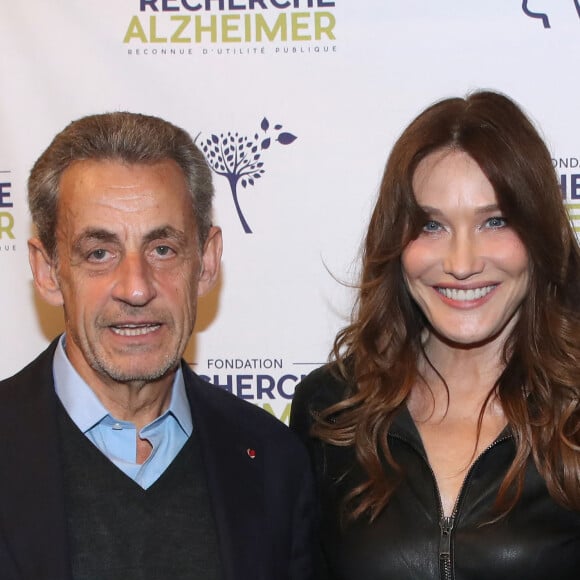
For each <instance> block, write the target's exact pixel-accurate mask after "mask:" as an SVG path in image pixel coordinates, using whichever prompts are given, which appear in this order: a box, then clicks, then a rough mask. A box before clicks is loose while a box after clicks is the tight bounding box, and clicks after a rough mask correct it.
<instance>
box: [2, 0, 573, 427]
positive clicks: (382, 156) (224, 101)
mask: <svg viewBox="0 0 580 580" xmlns="http://www.w3.org/2000/svg"><path fill="white" fill-rule="evenodd" d="M0 63H1V64H0V71H1V77H0V78H1V81H0V87H1V89H0V115H1V124H0V126H1V131H2V137H1V139H0V301H1V302H0V303H1V305H2V326H1V329H2V331H1V334H0V352H1V353H2V357H1V361H2V362H1V363H0V378H4V377H7V376H9V375H11V374H13V373H14V372H16V371H17V370H18V369H20V368H21V367H22V366H24V365H25V364H26V363H27V362H28V361H30V360H31V359H32V358H33V357H34V356H35V355H36V354H37V353H39V352H40V351H41V350H42V349H43V348H44V347H45V345H46V344H47V343H48V341H49V340H50V339H51V338H52V337H54V336H55V335H56V334H57V333H59V332H61V331H62V328H63V321H62V314H61V312H60V311H59V310H58V309H51V308H49V307H48V306H45V305H44V304H43V303H42V302H41V301H40V299H38V298H37V296H35V293H34V288H33V284H32V278H31V275H30V273H29V268H28V260H27V247H26V240H27V238H28V237H29V236H30V234H31V223H30V218H29V214H28V209H27V205H26V180H27V177H28V173H29V171H30V168H31V166H32V164H33V162H34V161H35V159H36V158H37V157H38V156H39V154H40V153H41V152H42V151H43V150H44V148H45V147H46V146H47V145H48V143H49V142H50V140H51V139H52V137H53V136H54V135H55V134H56V133H57V132H58V131H60V130H61V129H62V128H64V126H65V125H66V124H68V123H69V122H70V121H71V120H73V119H76V118H78V117H81V116H84V115H87V114H92V113H98V112H103V111H113V110H130V111H135V112H142V113H147V114H153V115H158V116H161V117H164V118H166V119H167V120H169V121H171V122H173V123H175V124H177V125H180V126H182V127H184V128H185V129H187V130H188V131H189V132H190V133H191V134H192V135H193V136H195V137H196V138H197V143H198V144H199V145H200V147H201V148H202V149H203V151H204V152H205V153H206V155H207V157H208V160H209V162H210V164H211V165H212V168H213V169H214V178H215V189H216V200H215V222H216V223H217V224H218V225H220V226H221V227H222V228H223V232H224V242H225V251H224V258H223V264H222V274H221V277H220V280H219V284H218V287H217V288H216V289H215V291H213V292H212V293H211V295H209V296H207V297H206V298H204V299H203V300H202V302H201V304H200V313H199V317H198V322H197V329H196V335H195V337H194V338H193V339H192V341H191V343H190V345H189V347H188V349H187V352H186V357H187V360H188V361H189V362H190V363H191V364H192V365H193V368H194V369H195V370H196V371H197V372H198V373H199V374H201V375H204V376H205V377H207V378H208V380H210V381H211V382H212V383H215V384H217V385H220V386H221V387H223V388H226V389H228V390H230V391H232V392H233V393H235V394H236V395H238V396H239V397H242V398H244V399H247V400H250V401H252V402H254V403H256V404H257V405H260V406H262V407H265V408H266V409H268V410H269V411H270V412H272V413H274V414H275V415H276V416H278V417H279V418H281V419H282V420H284V421H286V420H287V419H288V413H289V406H290V401H291V399H292V395H293V392H294V388H295V386H296V383H297V382H298V381H299V380H300V378H301V377H302V376H303V375H305V374H306V373H308V372H310V371H311V370H312V369H313V368H315V367H316V366H318V365H320V364H321V363H323V362H324V361H325V360H326V359H327V355H328V352H329V350H330V347H331V344H332V340H333V338H334V335H335V334H336V332H337V330H338V329H339V328H340V327H342V326H343V325H344V324H345V323H346V321H347V319H348V316H349V313H350V309H351V305H352V301H353V291H352V289H350V287H349V284H351V283H352V282H354V281H356V278H357V274H358V272H357V264H358V261H357V260H358V254H359V250H360V244H361V239H362V236H363V234H364V230H365V226H366V223H367V220H368V217H369V213H370V209H371V207H372V205H373V202H374V198H375V195H376V192H377V188H378V184H379V180H380V176H381V173H382V170H383V166H384V163H385V160H386V158H387V155H388V152H389V149H390V147H391V146H392V144H393V142H394V140H395V139H396V138H397V136H398V135H399V133H400V132H401V130H402V129H403V128H404V126H405V125H406V124H407V123H408V122H409V121H410V120H411V119H412V118H413V117H414V116H415V115H416V114H417V113H418V112H419V111H420V110H421V109H423V108H424V107H425V106H426V105H428V104H429V103H431V102H432V101H434V100H438V99H440V98H443V97H447V96H454V95H464V94H465V93H466V92H468V91H470V90H473V89H477V88H491V89H496V90H500V91H502V92H505V93H507V94H508V95H510V96H512V97H513V98H514V99H516V100H517V101H518V102H519V103H520V104H521V105H522V106H523V107H524V109H525V110H526V111H527V112H528V113H529V114H530V115H531V116H532V118H533V119H534V120H535V121H536V122H537V123H538V125H540V126H541V128H542V131H543V135H544V136H545V138H546V141H547V143H548V145H549V147H550V149H551V151H552V156H553V160H554V166H555V168H556V170H557V172H558V174H559V175H560V179H561V184H562V193H563V196H564V198H565V200H566V203H567V204H568V205H569V208H570V214H571V216H572V219H574V216H575V214H576V213H578V216H579V217H578V224H579V228H580V167H579V159H580V132H579V123H578V114H579V111H580V107H579V105H578V101H579V95H580V74H579V71H580V66H579V64H580V2H578V0H529V1H528V0H524V1H523V2H522V1H520V0H485V1H482V2H479V1H475V0H471V1H468V2H467V1H465V0H439V1H437V2H434V1H433V0H93V1H91V2H89V1H87V0H59V1H58V2H46V0H26V1H22V2H16V1H9V0H4V1H3V2H2V6H1V7H0ZM239 139H242V140H243V141H244V142H247V143H252V144H253V145H252V149H255V150H256V152H259V154H260V163H262V165H261V166H260V169H261V170H262V171H259V172H258V171H257V172H256V174H255V175H254V176H244V175H242V171H241V169H240V168H239V167H234V168H232V169H231V170H228V171H229V172H224V171H221V172H220V171H219V169H218V164H219V155H221V153H220V150H219V147H217V148H216V143H221V142H222V141H223V140H239Z"/></svg>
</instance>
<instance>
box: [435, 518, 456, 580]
mask: <svg viewBox="0 0 580 580" xmlns="http://www.w3.org/2000/svg"><path fill="white" fill-rule="evenodd" d="M454 523H455V516H453V515H452V516H442V517H441V519H440V520H439V527H440V528H441V536H440V538H439V570H440V571H441V579H442V580H451V532H452V531H453V524H454Z"/></svg>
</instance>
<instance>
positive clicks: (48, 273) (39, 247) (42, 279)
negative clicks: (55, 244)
mask: <svg viewBox="0 0 580 580" xmlns="http://www.w3.org/2000/svg"><path fill="white" fill-rule="evenodd" d="M28 261H29V262H30V268H31V270H32V276H33V277H34V285H35V286H36V289H37V290H38V293H39V294H40V295H41V296H42V298H43V299H44V300H45V301H46V302H48V304H50V305H51V306H62V304H63V298H62V292H61V291H60V285H59V283H58V277H57V275H56V263H55V260H54V259H53V258H51V257H50V256H49V254H48V252H47V251H46V249H45V248H44V245H43V244H42V242H41V241H40V240H39V239H38V238H31V239H30V240H28Z"/></svg>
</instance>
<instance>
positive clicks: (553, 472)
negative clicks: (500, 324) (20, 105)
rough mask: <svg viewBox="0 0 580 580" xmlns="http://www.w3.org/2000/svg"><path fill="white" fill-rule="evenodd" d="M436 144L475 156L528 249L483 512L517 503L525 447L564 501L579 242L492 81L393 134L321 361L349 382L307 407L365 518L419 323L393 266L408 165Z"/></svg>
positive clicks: (570, 476) (577, 450) (408, 233)
mask: <svg viewBox="0 0 580 580" xmlns="http://www.w3.org/2000/svg"><path fill="white" fill-rule="evenodd" d="M444 148H450V149H455V150H460V151H464V152H466V153H467V154H468V155H470V156H471V157H472V158H473V159H474V160H475V161H476V162H477V163H478V165H479V167H480V168H481V170H482V171H483V173H484V174H485V175H486V176H487V179H488V180H489V181H490V183H491V184H492V185H493V188H494V190H495V192H496V195H497V198H498V203H499V205H500V208H501V210H502V212H503V213H504V215H505V216H506V217H507V219H508V220H509V223H510V226H511V227H513V228H514V230H515V231H516V232H517V234H518V235H519V237H520V238H521V240H522V241H523V243H524V245H525V247H526V248H527V251H528V255H529V260H530V286H529V290H528V293H527V296H526V298H525V299H524V302H523V304H522V306H521V310H520V315H519V318H518V321H517V324H516V326H515V328H514V330H513V333H512V334H511V336H510V337H509V338H508V340H507V341H506V344H505V348H504V353H503V356H504V359H505V360H504V363H505V367H504V370H503V372H502V373H501V375H500V376H499V377H498V380H497V382H496V385H495V387H494V390H493V392H494V393H496V394H497V396H498V397H499V400H500V401H501V404H502V407H503V410H504V413H505V415H506V418H507V420H508V423H509V425H510V427H511V429H512V432H513V435H514V439H515V443H516V449H517V451H516V455H515V458H514V460H513V463H512V464H511V467H510V469H509V471H508V472H507V474H506V476H505V478H504V480H503V482H502V485H501V487H500V489H499V492H498V496H497V498H496V502H495V506H494V507H495V511H496V514H498V516H497V517H502V516H503V515H505V514H506V513H507V512H509V511H510V510H511V509H512V508H513V506H514V505H515V503H516V502H517V501H518V498H519V497H520V495H521V489H522V485H523V480H524V470H525V466H526V462H527V460H528V458H529V457H530V456H531V457H532V458H533V460H534V461H535V464H536V466H537V469H538V470H539V472H540V474H541V475H542V476H543V478H544V479H545V481H546V484H547V487H548V490H549V492H550V494H551V495H552V497H553V498H554V499H555V500H556V501H557V502H558V503H560V504H561V505H563V506H566V507H568V508H571V509H576V510H578V509H580V349H579V344H580V316H579V306H580V250H579V247H578V243H577V241H576V237H575V234H574V232H573V230H572V228H571V225H570V221H569V218H568V215H567V213H566V210H565V207H564V204H563V202H562V193H561V190H560V187H559V183H558V179H557V176H556V173H555V171H554V168H553V166H552V160H551V157H550V153H549V152H548V149H547V147H546V145H545V144H544V142H543V140H542V138H541V137H540V135H539V134H538V132H537V131H536V129H535V128H534V127H533V125H532V123H531V122H530V121H529V120H528V118H527V117H526V115H525V114H524V113H523V112H522V110H521V109H520V108H519V107H518V106H517V105H516V104H515V103H514V102H513V101H511V100H510V99H509V98H507V97H506V96H504V95H501V94H498V93H495V92H489V91H480V92H476V93H473V94H471V95H469V96H468V97H467V98H465V99H462V98H451V99H446V100H443V101H440V102H438V103H435V104H434V105H432V106H430V107H429V108H427V109H426V110H425V111H424V112H422V113H421V114H420V115H419V116H418V117H417V118H416V119H415V120H414V121H413V122H412V123H411V124H410V125H409V126H408V127H407V129H406V130H405V131H404V132H403V134H402V135H401V137H400V138H399V139H398V140H397V142H396V144H395V146H394V148H393V150H392V152H391V155H390V157H389V159H388V161H387V165H386V168H385V172H384V175H383V179H382V182H381V186H380V190H379V196H378V200H377V202H376V206H375V208H374V211H373V214H372V217H371V221H370V225H369V228H368V232H367V235H366V239H365V244H364V249H363V261H362V275H361V281H360V287H359V292H358V298H357V302H356V305H355V308H354V310H353V317H352V322H351V324H350V325H349V326H347V327H346V328H345V329H343V330H342V331H341V332H340V333H339V334H338V336H337V337H336V340H335V343H334V349H333V358H335V360H336V362H337V364H336V365H335V367H336V368H337V369H338V372H339V373H340V374H341V375H342V377H343V378H344V379H345V380H346V381H347V382H348V383H349V384H350V385H352V388H351V391H350V392H349V394H348V396H347V398H345V399H344V400H342V401H341V402H340V403H338V404H336V405H333V406H331V407H329V408H327V409H325V410H324V411H323V412H322V413H321V414H320V416H319V417H318V420H317V422H316V423H315V425H314V427H313V433H314V434H315V435H316V436H317V437H319V438H321V439H322V440H323V441H326V442H328V443H331V444H333V445H339V446H353V447H354V449H355V452H356V457H357V460H358V462H359V463H360V464H361V466H362V467H363V468H364V470H365V472H366V474H367V476H368V479H367V480H366V481H365V482H364V483H363V484H361V485H359V486H357V487H356V488H354V489H352V490H350V493H349V494H348V495H347V497H346V498H345V502H346V503H345V506H346V509H347V514H348V517H349V518H351V519H356V518H359V517H360V516H363V515H366V516H368V517H369V518H370V519H371V520H373V519H374V518H375V517H376V516H377V515H378V514H379V513H380V511H381V510H382V509H383V508H384V506H385V505H386V504H387V503H388V501H389V498H390V496H391V495H392V493H393V491H394V489H395V488H396V485H397V481H398V477H397V476H387V475H386V472H385V469H384V461H387V462H388V464H390V466H391V467H392V468H393V469H394V473H395V474H400V469H399V467H398V466H397V465H396V462H395V461H394V459H393V457H392V455H391V453H390V451H389V446H388V442H387V432H388V429H389V425H390V423H391V421H392V418H393V416H394V414H395V413H396V412H397V411H398V410H399V408H400V407H401V406H402V405H404V404H405V402H406V400H407V397H408V396H409V393H410V390H411V388H412V386H413V384H415V383H416V381H417V380H419V371H418V366H417V364H418V358H419V356H420V354H421V352H422V347H421V334H422V331H423V329H424V327H425V324H426V322H425V319H424V317H423V315H422V313H421V311H420V310H419V308H418V307H417V305H416V304H415V303H414V302H413V301H412V300H411V298H410V296H409V293H408V291H407V288H406V286H405V284H404V282H403V276H402V271H401V253H402V251H403V249H404V248H405V246H406V245H407V244H408V243H409V242H410V241H411V240H412V239H413V238H414V237H416V236H417V235H418V233H419V231H420V229H421V227H422V226H423V223H424V219H425V218H424V216H423V213H422V211H421V209H420V208H419V207H418V205H417V203H416V201H415V198H414V195H413V188H412V180H413V174H414V172H415V169H416V168H417V165H418V164H419V162H420V161H421V160H422V159H424V158H425V157H426V156H427V155H429V154H430V153H433V152H434V151H437V150H440V149H444ZM490 395H491V393H490Z"/></svg>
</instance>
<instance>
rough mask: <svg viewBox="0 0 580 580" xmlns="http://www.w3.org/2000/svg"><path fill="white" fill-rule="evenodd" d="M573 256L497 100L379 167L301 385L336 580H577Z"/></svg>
mask: <svg viewBox="0 0 580 580" xmlns="http://www.w3.org/2000/svg"><path fill="white" fill-rule="evenodd" d="M579 306H580V251H579V248H578V244H577V242H576V238H575V235H574V232H573V230H572V229H571V226H570V223H569V220H568V216H567V214H566V211H565V208H564V206H563V203H562V197H561V192H560V189H559V185H558V181H557V178H556V175H555V173H554V170H553V167H552V163H551V158H550V154H549V153H548V150H547V148H546V146H545V145H544V143H543V141H542V139H541V138H540V136H539V135H538V133H537V131H536V130H535V129H534V128H533V126H532V124H531V123H530V121H529V120H528V119H527V118H526V116H525V115H524V114H523V112H522V111H521V110H520V109H519V107H518V106H517V105H516V104H515V103H514V102H512V101H511V100H509V99H508V98H507V97H505V96H503V95H500V94H497V93H493V92H478V93H474V94H472V95H471V96H469V97H467V98H466V99H460V98H453V99H447V100H444V101H441V102H439V103H436V104H434V105H433V106H431V107H429V108H428V109H426V110H425V111H424V112H423V113H421V114H420V115H419V116H418V117H417V118H416V119H415V120H414V121H413V122H412V123H411V124H410V126H409V127H408V128H407V129H406V130H405V131H404V132H403V134H402V135H401V137H400V138H399V139H398V141H397V143H396V144H395V146H394V148H393V151H392V153H391V155H390V158H389V160H388V162H387V166H386V169H385V173H384V177H383V180H382V184H381V187H380V192H379V197H378V201H377V203H376V206H375V209H374V212H373V215H372V218H371V222H370V225H369V229H368V233H367V236H366V241H365V247H364V254H363V267H362V280H361V282H360V288H359V295H358V301H357V305H356V308H355V310H354V314H353V320H352V322H351V324H350V325H349V326H348V327H346V328H345V329H344V330H343V331H341V332H340V333H339V335H338V337H337V338H336V341H335V344H334V350H333V362H331V363H330V364H329V365H327V366H326V367H323V368H322V369H319V370H317V371H314V372H313V373H312V374H311V375H309V376H308V377H307V378H306V379H305V380H304V381H303V383H302V384H301V385H300V386H299V387H298V389H297V392H296V395H295V399H294V403H293V409H292V417H291V426H292V427H293V428H294V429H295V430H296V431H297V432H298V433H299V434H300V435H301V436H302V437H303V439H304V440H305V441H306V442H307V445H308V446H309V449H310V451H311V454H312V458H313V463H314V467H315V471H316V475H317V478H318V483H319V492H320V497H321V509H322V534H323V556H324V560H325V563H326V564H325V568H326V572H325V575H326V577H328V578H330V579H332V580H379V579H380V580H383V579H385V578H393V579H396V580H406V579H411V578H413V579H417V578H418V579H428V578H449V579H451V578H454V579H456V580H463V579H469V580H474V579H480V578H481V579H492V578H493V579H494V580H497V579H501V578H506V579H507V578H509V579H514V578H525V579H526V580H533V579H536V578H551V579H554V580H555V579H558V580H562V579H567V578H575V579H577V578H579V577H580V576H579V575H580V571H579V570H580V403H579V402H580V365H579V361H580V350H579V348H578V343H579V341H580V317H579Z"/></svg>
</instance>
